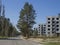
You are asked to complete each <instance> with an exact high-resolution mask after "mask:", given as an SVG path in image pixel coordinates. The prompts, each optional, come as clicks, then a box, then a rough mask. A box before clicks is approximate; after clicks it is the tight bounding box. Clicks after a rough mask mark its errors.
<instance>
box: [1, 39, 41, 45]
mask: <svg viewBox="0 0 60 45" xmlns="http://www.w3.org/2000/svg"><path fill="white" fill-rule="evenodd" d="M0 45H41V44H38V43H36V42H33V41H29V40H21V39H19V40H17V39H16V40H15V39H12V40H0Z"/></svg>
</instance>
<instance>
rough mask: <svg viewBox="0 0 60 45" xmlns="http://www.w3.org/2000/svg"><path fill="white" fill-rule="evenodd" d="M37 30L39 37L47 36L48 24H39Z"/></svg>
mask: <svg viewBox="0 0 60 45" xmlns="http://www.w3.org/2000/svg"><path fill="white" fill-rule="evenodd" d="M37 30H38V35H39V36H46V24H39V25H38V29H37Z"/></svg>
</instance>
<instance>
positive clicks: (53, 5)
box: [2, 0, 60, 27]
mask: <svg viewBox="0 0 60 45" xmlns="http://www.w3.org/2000/svg"><path fill="white" fill-rule="evenodd" d="M2 2H3V4H4V6H5V15H6V17H7V18H10V21H11V22H12V24H13V25H14V26H16V25H17V21H18V20H19V15H20V14H19V12H20V11H21V9H22V8H23V6H24V4H25V2H29V3H30V4H32V5H33V8H34V9H35V11H36V19H35V21H36V24H35V25H34V27H37V25H38V24H40V23H41V24H42V23H43V24H44V23H46V17H47V16H56V15H58V13H60V0H2Z"/></svg>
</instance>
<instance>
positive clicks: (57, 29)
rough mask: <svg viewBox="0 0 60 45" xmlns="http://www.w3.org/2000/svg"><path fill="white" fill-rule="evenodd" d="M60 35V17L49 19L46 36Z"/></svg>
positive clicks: (50, 17)
mask: <svg viewBox="0 0 60 45" xmlns="http://www.w3.org/2000/svg"><path fill="white" fill-rule="evenodd" d="M59 35H60V15H58V16H49V17H47V24H46V36H50V37H52V36H59Z"/></svg>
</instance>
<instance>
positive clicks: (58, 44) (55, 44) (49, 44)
mask: <svg viewBox="0 0 60 45" xmlns="http://www.w3.org/2000/svg"><path fill="white" fill-rule="evenodd" d="M45 45H60V42H49V43H46V44H45Z"/></svg>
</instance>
